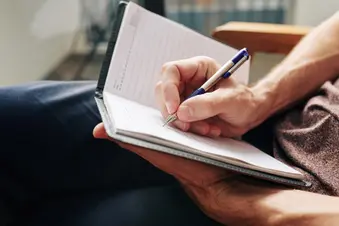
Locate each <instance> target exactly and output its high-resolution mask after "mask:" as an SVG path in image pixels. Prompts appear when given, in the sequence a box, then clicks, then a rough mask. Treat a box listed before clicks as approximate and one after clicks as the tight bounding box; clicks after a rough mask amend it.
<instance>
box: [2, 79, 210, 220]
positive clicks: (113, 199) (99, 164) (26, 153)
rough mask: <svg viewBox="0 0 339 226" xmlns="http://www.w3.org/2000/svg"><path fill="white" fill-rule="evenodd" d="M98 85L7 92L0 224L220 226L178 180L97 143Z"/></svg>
mask: <svg viewBox="0 0 339 226" xmlns="http://www.w3.org/2000/svg"><path fill="white" fill-rule="evenodd" d="M95 85H96V84H95V83H94V82H50V81H46V82H36V83H30V84H25V85H18V86H12V87H4V88H0V126H1V127H0V128H1V131H0V135H1V147H0V154H1V155H0V179H1V181H0V186H1V199H0V208H1V209H0V211H1V212H0V214H1V216H0V225H6V224H5V222H8V225H21V226H28V225H32V226H33V225H34V226H36V225H39V226H40V225H44V226H54V225H55V226H56V225H58V226H68V225H69V226H80V225H81V226H84V225H86V226H87V225H88V226H106V225H107V226H113V225H117V226H124V225H143V226H147V225H162V226H165V225H176V226H178V225H195V226H198V225H217V223H215V222H214V221H212V220H210V219H209V218H208V217H206V216H205V215H204V214H203V213H202V212H201V211H200V210H199V209H198V208H197V207H196V206H195V204H193V202H192V201H191V200H190V199H189V198H188V197H187V196H186V194H185V193H184V192H183V190H182V189H181V188H180V186H179V184H178V183H177V182H176V180H174V179H173V178H172V177H171V176H169V175H167V174H166V173H164V172H162V171H160V170H158V169H157V168H155V167H154V166H152V165H151V164H149V163H148V162H146V161H145V160H143V159H142V158H140V157H138V156H137V155H135V154H133V153H132V152H129V151H127V150H124V149H122V148H120V147H119V146H117V145H116V144H114V143H113V142H110V141H107V140H97V139H94V138H93V136H92V130H93V128H94V126H95V125H96V124H98V123H99V122H100V121H101V119H100V115H99V113H98V111H97V107H96V104H95V101H94V96H93V94H94V88H95ZM1 223H2V224H1Z"/></svg>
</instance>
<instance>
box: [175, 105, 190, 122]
mask: <svg viewBox="0 0 339 226" xmlns="http://www.w3.org/2000/svg"><path fill="white" fill-rule="evenodd" d="M177 114H178V117H180V118H181V119H183V120H187V119H189V118H191V117H192V116H193V110H192V108H190V107H188V106H181V107H179V109H178V112H177Z"/></svg>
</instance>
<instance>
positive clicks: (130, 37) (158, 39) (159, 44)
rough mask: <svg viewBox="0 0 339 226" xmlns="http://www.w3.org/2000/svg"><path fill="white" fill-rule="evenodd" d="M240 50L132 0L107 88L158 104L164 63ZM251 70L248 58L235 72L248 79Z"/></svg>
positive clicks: (224, 56) (221, 59) (225, 56)
mask: <svg viewBox="0 0 339 226" xmlns="http://www.w3.org/2000/svg"><path fill="white" fill-rule="evenodd" d="M237 51H238V50H235V49H233V48H230V47H228V46H226V45H224V44H221V43H219V42H217V41H215V40H213V39H211V38H208V37H205V36H203V35H201V34H198V33H197V32H195V31H193V30H191V29H188V28H186V27H184V26H182V25H179V24H177V23H176V22H173V21H170V20H169V19H166V18H163V17H161V16H159V15H157V14H154V13H151V12H149V11H147V10H145V9H143V8H142V7H140V6H138V5H137V4H135V3H133V2H129V4H128V6H127V7H126V11H125V15H124V19H123V22H122V24H121V28H120V31H119V36H118V39H117V42H116V46H115V49H114V53H113V56H112V60H111V64H110V68H109V72H108V76H107V80H106V85H105V90H104V91H105V92H109V93H112V94H116V95H119V96H121V97H125V98H127V99H129V100H133V101H136V102H139V103H141V104H144V105H147V106H150V107H155V95H154V88H155V85H156V82H157V81H158V80H159V79H160V72H161V67H162V65H163V64H164V63H166V62H168V61H173V60H179V59H184V58H189V57H194V56H197V55H204V56H209V57H212V58H214V59H216V60H217V61H218V62H219V64H224V63H225V62H226V61H228V60H229V59H230V58H231V57H232V56H233V55H234V54H235V53H236V52H237ZM248 73H249V63H248V62H246V63H245V64H244V65H243V66H242V67H241V68H240V69H238V71H237V72H236V73H235V74H234V75H233V76H234V78H235V79H237V80H238V81H240V82H242V83H247V82H248Z"/></svg>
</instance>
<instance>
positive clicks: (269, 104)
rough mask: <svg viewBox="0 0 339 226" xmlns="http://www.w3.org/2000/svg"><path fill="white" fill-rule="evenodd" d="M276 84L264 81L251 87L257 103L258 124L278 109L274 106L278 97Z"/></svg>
mask: <svg viewBox="0 0 339 226" xmlns="http://www.w3.org/2000/svg"><path fill="white" fill-rule="evenodd" d="M275 86H276V84H275V83H273V82H270V81H262V82H260V83H257V84H255V85H254V86H252V87H250V89H251V92H252V93H253V99H254V102H255V103H256V106H257V107H256V115H257V117H256V123H255V124H256V125H258V124H260V123H262V122H263V121H265V120H266V119H267V118H269V117H270V116H272V115H273V114H274V113H275V112H276V109H275V107H274V105H275V101H276V99H277V96H278V95H277V93H276V91H275V90H276V89H275Z"/></svg>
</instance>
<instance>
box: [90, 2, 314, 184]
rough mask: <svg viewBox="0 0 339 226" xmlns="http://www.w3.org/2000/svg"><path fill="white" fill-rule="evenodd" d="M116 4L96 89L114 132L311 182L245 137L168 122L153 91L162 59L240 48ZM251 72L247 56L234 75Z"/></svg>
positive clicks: (245, 170) (229, 165)
mask: <svg viewBox="0 0 339 226" xmlns="http://www.w3.org/2000/svg"><path fill="white" fill-rule="evenodd" d="M117 10H118V11H117V19H116V21H115V24H114V27H113V31H112V34H111V38H110V41H109V44H108V47H107V52H106V56H105V60H104V62H103V65H102V68H101V72H100V77H99V80H98V84H97V89H96V92H95V100H96V103H97V106H98V109H99V111H100V114H101V117H102V120H103V123H104V126H105V129H106V131H107V133H108V135H109V136H110V137H111V138H113V139H115V140H119V141H121V142H126V143H130V144H133V145H136V146H141V147H146V148H149V149H151V150H154V151H160V152H164V153H169V154H172V155H176V156H180V157H182V158H188V159H191V160H194V161H200V162H204V163H207V164H212V165H215V166H218V167H223V168H225V169H228V170H231V171H234V172H237V173H242V174H244V175H248V176H252V177H255V178H258V179H264V180H269V181H274V182H277V183H282V184H285V185H291V186H310V183H309V182H307V181H305V178H304V176H303V174H301V173H300V172H298V171H296V170H295V169H293V168H292V167H290V166H288V165H286V164H283V163H282V162H280V161H278V160H276V159H275V158H273V157H271V156H270V155H268V154H266V153H264V152H262V151H260V150H259V149H257V148H255V147H254V146H252V145H250V144H248V143H246V142H244V141H241V140H234V139H229V138H207V137H203V136H200V135H196V134H193V133H190V132H183V131H180V130H178V129H176V128H174V127H172V126H165V127H164V126H163V124H164V120H165V119H164V118H163V117H162V115H161V113H160V111H159V110H158V108H157V106H156V101H155V92H154V88H155V85H156V83H157V81H158V80H159V79H160V78H159V76H160V71H161V68H162V65H163V64H164V63H166V62H169V61H172V60H178V59H184V58H189V57H194V56H197V55H205V56H209V57H212V58H214V59H216V60H217V61H218V62H226V61H227V60H229V59H230V58H231V57H232V56H233V55H234V54H235V53H236V52H237V51H238V50H236V49H233V48H231V47H229V46H227V45H224V44H222V43H219V42H217V41H215V40H213V39H211V38H209V37H206V36H203V35H201V34H199V33H197V32H195V31H193V30H191V29H189V28H187V27H185V26H183V25H180V24H178V23H176V22H173V21H171V20H169V19H167V18H165V17H162V16H159V15H157V14H154V13H152V12H149V11H147V10H146V9H144V8H143V7H141V6H139V5H138V4H136V3H133V2H127V1H121V2H120V3H119V7H118V9H117ZM248 75H249V63H248V62H247V63H245V64H244V65H243V66H242V67H241V68H240V69H239V70H238V71H237V72H235V73H234V74H233V77H234V78H235V79H236V80H238V81H239V82H242V83H245V84H246V83H247V82H248Z"/></svg>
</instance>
